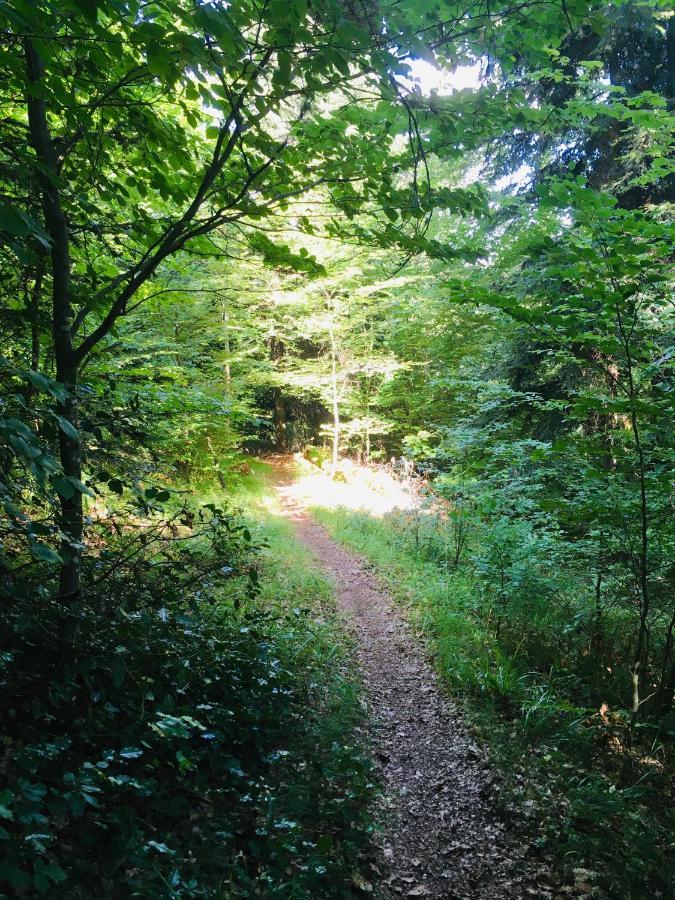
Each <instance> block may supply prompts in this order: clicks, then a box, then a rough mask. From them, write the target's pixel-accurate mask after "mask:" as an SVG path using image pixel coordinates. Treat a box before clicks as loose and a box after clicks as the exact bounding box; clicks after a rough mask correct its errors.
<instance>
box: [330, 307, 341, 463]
mask: <svg viewBox="0 0 675 900" xmlns="http://www.w3.org/2000/svg"><path fill="white" fill-rule="evenodd" d="M329 328H330V359H331V388H332V395H333V454H332V461H331V474H332V475H335V473H336V472H337V467H338V462H339V460H340V400H339V397H338V383H337V345H336V342H335V329H334V328H333V323H332V321H331V323H330V326H329Z"/></svg>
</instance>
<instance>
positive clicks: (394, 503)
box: [280, 454, 418, 517]
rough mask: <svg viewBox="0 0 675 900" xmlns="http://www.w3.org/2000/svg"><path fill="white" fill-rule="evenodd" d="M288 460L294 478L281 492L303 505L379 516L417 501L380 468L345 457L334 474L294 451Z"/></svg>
mask: <svg viewBox="0 0 675 900" xmlns="http://www.w3.org/2000/svg"><path fill="white" fill-rule="evenodd" d="M291 464H292V465H293V467H294V469H295V471H296V481H294V482H293V483H292V484H284V485H283V486H282V487H281V488H280V492H281V493H282V494H283V496H284V497H287V498H288V499H289V500H291V501H295V502H296V503H297V504H299V505H300V506H303V507H310V508H311V507H319V506H320V507H323V508H325V509H338V508H339V507H344V508H345V509H350V510H354V511H357V510H358V511H361V512H366V513H369V514H370V515H372V516H378V517H379V516H383V515H386V513H389V512H392V511H393V510H395V509H403V510H405V509H414V508H415V507H416V506H417V504H418V501H417V498H416V496H415V494H414V492H413V491H412V489H410V488H408V487H407V486H406V485H405V484H404V483H403V482H401V481H398V480H397V479H396V478H394V476H393V475H391V474H390V473H389V472H386V471H384V470H383V469H372V468H369V467H367V466H359V465H357V464H356V463H353V462H349V461H344V462H341V463H340V466H339V469H338V472H337V475H336V477H333V476H332V475H331V474H330V472H327V471H325V470H323V469H319V468H318V467H317V466H315V465H313V464H312V463H309V462H307V460H305V459H303V457H302V456H301V455H300V454H296V456H295V457H294V458H293V461H292V463H291V459H290V457H288V465H289V466H290V465H291Z"/></svg>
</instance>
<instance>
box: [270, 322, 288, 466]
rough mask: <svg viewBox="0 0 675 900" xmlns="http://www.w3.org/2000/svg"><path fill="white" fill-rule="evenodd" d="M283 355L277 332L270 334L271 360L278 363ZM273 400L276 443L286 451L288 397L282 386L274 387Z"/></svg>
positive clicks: (280, 449)
mask: <svg viewBox="0 0 675 900" xmlns="http://www.w3.org/2000/svg"><path fill="white" fill-rule="evenodd" d="M283 355H284V345H283V343H282V342H281V341H280V340H279V338H278V337H277V336H276V335H275V334H272V335H271V336H270V360H271V361H272V362H274V363H276V362H278V361H279V360H280V359H281V358H282V357H283ZM272 400H273V404H274V411H273V422H274V445H275V447H276V449H277V450H278V451H279V453H286V451H287V450H288V438H287V433H286V399H285V397H284V395H283V392H282V390H281V388H279V387H275V388H273V389H272Z"/></svg>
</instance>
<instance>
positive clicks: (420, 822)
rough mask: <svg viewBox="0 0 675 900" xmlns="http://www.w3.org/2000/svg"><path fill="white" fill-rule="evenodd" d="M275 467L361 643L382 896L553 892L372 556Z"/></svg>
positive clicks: (281, 489)
mask: <svg viewBox="0 0 675 900" xmlns="http://www.w3.org/2000/svg"><path fill="white" fill-rule="evenodd" d="M269 462H270V463H271V464H272V466H273V469H274V481H275V483H276V488H277V493H278V496H279V501H280V504H281V508H282V511H283V514H284V515H285V516H286V517H287V518H288V519H289V520H290V521H291V522H292V523H293V525H294V528H295V531H296V534H297V537H298V538H299V540H300V541H301V542H302V543H303V544H304V545H305V546H306V547H307V548H308V549H309V550H310V551H311V552H312V554H313V555H314V556H315V557H316V559H317V561H318V563H319V565H320V566H321V568H322V570H323V571H324V572H325V573H326V574H327V575H329V577H330V578H331V579H332V581H333V582H334V585H335V596H336V601H337V604H338V606H339V608H340V610H341V611H342V612H343V613H345V614H346V624H347V628H348V629H349V631H350V633H351V634H352V636H353V638H354V641H355V645H356V656H357V661H358V663H359V667H360V670H361V675H362V679H363V683H364V689H365V699H366V702H367V705H368V732H369V737H370V740H371V742H372V745H373V746H372V749H373V754H374V757H375V759H376V761H377V762H378V764H379V766H380V770H381V777H382V782H383V784H384V786H385V792H384V798H383V803H382V806H383V809H382V812H381V821H382V827H383V833H382V835H381V836H380V839H379V846H378V858H377V859H376V860H375V862H374V864H373V866H372V876H371V878H370V881H372V882H373V887H374V894H375V896H376V897H380V898H394V897H396V898H400V897H428V898H439V900H440V898H448V900H450V898H456V900H460V898H461V900H470V898H481V900H488V898H489V900H497V898H498V900H506V898H519V897H538V898H546V897H551V896H552V894H551V893H550V891H549V890H547V889H546V888H544V887H542V885H541V883H540V884H539V886H537V881H536V879H535V878H534V877H533V875H532V873H531V872H528V871H527V868H528V867H527V866H526V864H525V862H524V860H523V858H522V857H523V854H524V849H525V848H522V847H519V846H517V845H516V843H515V842H514V840H513V838H512V837H511V836H509V835H508V834H507V831H506V828H505V826H504V823H503V822H501V821H500V820H499V818H498V817H497V815H496V814H495V812H494V810H493V809H492V807H491V803H490V796H491V787H492V781H491V776H490V772H489V769H488V767H487V765H486V761H485V758H484V753H483V752H482V751H481V750H480V748H479V747H478V746H477V745H476V744H475V743H474V742H473V741H472V740H471V738H470V737H469V736H468V735H467V733H466V730H465V729H463V727H462V723H461V717H460V716H459V713H458V711H457V710H456V709H455V708H453V706H452V704H451V703H450V701H449V700H448V698H447V697H446V696H445V695H444V694H443V692H442V691H441V690H440V689H439V686H438V684H437V679H436V675H435V673H434V671H433V669H432V668H431V666H430V665H429V663H428V662H427V660H426V658H425V653H424V649H423V648H422V646H421V645H420V643H419V642H418V641H417V640H416V639H415V637H414V636H413V634H412V633H411V631H410V628H409V626H408V624H407V623H406V621H405V620H404V618H403V617H402V615H401V612H400V611H399V610H398V609H397V607H396V604H395V603H394V601H393V599H392V598H391V596H389V595H388V594H387V592H386V591H385V590H383V588H382V587H381V586H380V585H379V584H378V582H377V580H376V578H375V576H374V574H373V573H372V572H371V571H370V570H369V569H368V567H367V564H366V563H365V562H364V561H363V560H362V559H360V558H359V557H358V556H356V555H355V554H353V553H351V552H350V551H348V550H346V549H344V548H343V547H341V546H340V545H339V544H337V543H336V542H335V541H334V540H333V539H332V538H331V537H330V536H329V534H328V532H327V531H326V530H325V529H324V528H323V527H322V526H321V525H319V524H318V523H317V522H315V521H314V520H313V519H312V518H311V516H310V515H309V513H308V511H307V503H306V499H304V498H303V496H302V494H301V493H299V492H298V491H297V490H296V489H294V464H293V460H292V458H291V457H273V458H272V459H271V460H269ZM363 888H365V890H366V891H368V890H370V885H369V884H364V885H363Z"/></svg>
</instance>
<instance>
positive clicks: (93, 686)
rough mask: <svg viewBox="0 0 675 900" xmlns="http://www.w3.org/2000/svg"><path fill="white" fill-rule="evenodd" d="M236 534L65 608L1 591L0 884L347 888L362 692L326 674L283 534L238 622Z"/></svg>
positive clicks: (188, 548)
mask: <svg viewBox="0 0 675 900" xmlns="http://www.w3.org/2000/svg"><path fill="white" fill-rule="evenodd" d="M211 505H213V504H211ZM215 514H216V515H220V512H219V511H217V512H216V513H215ZM230 522H232V520H231V519H230V520H228V519H223V520H222V525H220V524H219V525H218V529H219V530H222V529H223V526H226V525H227V524H229V523H230ZM234 522H235V523H236V520H234ZM242 534H244V536H246V535H247V534H248V532H246V531H241V530H238V531H232V530H229V531H228V532H226V535H227V536H226V541H225V543H223V542H222V540H220V541H219V542H216V544H215V545H213V544H211V546H210V547H209V553H208V557H209V558H210V556H211V555H215V560H214V562H215V565H216V567H217V568H215V571H213V572H211V573H208V572H206V573H205V572H204V569H203V561H204V553H205V550H206V548H205V547H201V548H198V547H196V546H195V543H200V542H203V541H204V540H205V538H204V537H201V538H199V539H196V538H195V537H194V536H185V537H182V538H180V539H179V540H178V541H177V544H174V545H173V546H170V547H168V546H167V540H166V539H165V540H164V541H162V542H160V543H159V545H158V546H157V547H156V550H155V553H154V554H152V555H148V554H149V550H148V551H146V554H144V556H143V558H142V559H140V560H139V559H136V560H135V561H134V562H133V563H131V562H126V563H124V562H122V563H120V562H119V559H118V560H117V561H118V564H119V568H118V569H117V571H116V572H115V576H114V578H113V579H112V580H111V579H110V577H109V576H108V578H106V579H105V580H104V581H103V582H102V583H101V584H100V586H99V588H98V589H97V590H96V591H92V592H90V593H89V594H88V595H87V597H86V598H83V600H82V601H81V602H80V603H79V604H77V605H75V604H73V605H71V606H70V607H67V608H66V607H64V606H63V605H61V604H59V603H57V602H54V601H53V600H52V601H49V602H47V601H45V602H43V604H42V606H41V608H40V610H39V611H38V613H37V614H36V611H35V610H34V608H33V603H32V596H31V595H27V596H24V597H16V596H15V597H13V598H10V597H7V596H5V597H4V598H3V615H2V632H3V648H4V650H3V675H2V694H3V709H4V713H3V722H4V756H3V772H4V787H3V793H2V814H3V830H2V832H1V833H0V837H1V839H2V842H3V845H4V851H3V866H2V870H1V877H2V882H3V887H4V889H5V890H12V891H18V892H28V893H31V894H35V895H48V896H83V897H84V896H91V895H92V894H99V893H105V894H106V896H128V895H129V894H130V893H133V894H143V896H153V897H154V896H156V897H168V896H171V897H174V896H175V897H188V896H189V897H201V896H213V894H214V892H215V893H218V894H219V895H221V896H259V895H260V893H261V891H262V892H263V893H264V895H265V896H294V897H312V896H316V894H317V892H319V893H321V894H322V895H325V896H332V895H336V896H339V895H341V890H342V888H341V885H342V884H343V881H344V878H345V877H349V873H350V871H351V868H352V867H353V866H354V865H355V860H356V853H357V851H358V850H359V848H360V847H362V846H363V842H364V840H365V839H366V837H367V834H368V830H367V819H366V818H365V808H366V803H367V801H368V797H369V795H370V793H371V785H370V781H369V779H370V774H369V768H368V764H367V762H366V760H365V757H364V756H363V752H362V750H361V749H360V748H359V747H358V745H357V744H355V743H354V742H353V740H351V739H350V737H349V733H350V730H351V729H352V727H353V725H354V723H355V722H356V721H357V719H358V715H359V713H358V702H357V695H356V690H355V686H354V684H353V682H351V681H349V680H348V679H345V678H343V677H340V678H338V677H336V676H335V674H332V673H331V670H330V669H329V668H328V667H327V666H326V665H325V663H324V662H323V658H325V657H326V655H327V654H330V656H331V657H333V658H335V657H336V655H337V656H339V654H340V653H341V652H342V651H341V650H340V647H339V644H337V643H336V638H335V637H334V635H333V634H332V633H331V630H330V627H329V626H321V625H320V624H317V623H316V621H315V618H316V613H317V607H316V603H317V600H316V595H317V588H319V590H320V596H322V597H323V598H324V601H325V599H326V596H327V590H326V587H325V586H320V585H318V584H317V580H316V578H315V577H314V576H313V575H312V573H311V569H310V566H309V563H308V562H307V560H305V559H302V558H301V557H298V556H297V554H296V556H295V557H293V556H292V553H293V544H292V542H291V540H290V538H289V537H288V536H287V535H286V536H284V535H279V534H276V535H274V534H273V535H272V539H273V544H272V547H273V551H274V553H278V552H282V551H283V552H284V553H285V557H286V561H285V574H284V577H283V578H282V577H281V575H280V574H279V573H276V574H275V573H274V570H273V568H272V566H273V557H270V558H269V561H268V558H267V557H266V555H265V554H267V553H270V550H264V549H263V550H262V551H259V553H260V552H262V554H263V555H262V557H261V558H260V561H259V564H258V568H260V569H261V579H262V580H263V581H264V583H265V588H264V590H265V592H266V594H267V596H269V597H270V598H274V603H273V604H272V603H271V601H270V603H269V604H268V603H265V605H264V606H263V607H261V606H260V605H259V604H253V603H252V601H248V602H246V601H245V600H244V602H243V605H242V608H241V611H240V612H239V613H237V612H236V607H237V606H238V605H239V602H238V601H237V597H239V596H243V597H244V598H245V597H246V596H247V594H248V593H249V591H248V588H247V582H248V579H247V578H246V577H245V567H246V566H248V565H249V564H250V560H249V559H248V557H249V556H250V551H247V550H246V549H245V547H244V548H243V550H242V548H241V547H240V544H241V543H242V537H241V535H242ZM213 537H215V535H214V536H213ZM212 539H213V538H212ZM148 543H149V542H148ZM146 546H147V545H146ZM237 558H239V559H240V560H241V562H240V563H239V565H238V566H237V563H236V560H237ZM291 560H293V561H291ZM228 563H229V565H228ZM100 565H101V563H100V562H99V563H97V564H96V566H95V570H96V569H98V568H100ZM178 565H180V568H178ZM242 566H244V574H242V575H238V574H237V571H242ZM181 570H182V572H183V573H184V577H183V578H180V579H177V577H176V573H177V572H179V571H181ZM289 579H292V590H290V591H288V592H287V593H286V587H285V585H286V583H287V582H288V580H289ZM256 583H257V579H256ZM113 600H114V603H113V602H111V601H113ZM102 609H107V610H108V612H107V613H106V614H104V615H102V614H101V610H102Z"/></svg>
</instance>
